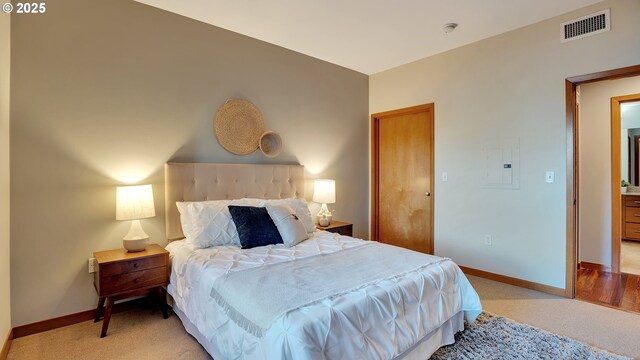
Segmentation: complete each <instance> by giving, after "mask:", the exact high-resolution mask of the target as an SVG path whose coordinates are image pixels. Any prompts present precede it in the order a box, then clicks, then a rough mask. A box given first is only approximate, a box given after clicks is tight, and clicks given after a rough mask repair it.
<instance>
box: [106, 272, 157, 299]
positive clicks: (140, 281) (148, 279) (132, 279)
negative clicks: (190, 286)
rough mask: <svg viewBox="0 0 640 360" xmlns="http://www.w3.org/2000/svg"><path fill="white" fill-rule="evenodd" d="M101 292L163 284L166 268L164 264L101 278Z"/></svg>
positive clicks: (107, 292) (108, 292) (109, 292)
mask: <svg viewBox="0 0 640 360" xmlns="http://www.w3.org/2000/svg"><path fill="white" fill-rule="evenodd" d="M102 280H103V281H102V292H103V293H102V294H100V296H108V295H109V294H115V293H120V292H123V291H127V290H134V289H141V288H144V287H148V286H154V285H158V286H160V285H164V284H165V283H166V282H167V268H166V267H165V266H162V267H157V268H154V269H149V270H142V271H136V272H131V273H127V274H121V275H114V276H109V277H103V278H102Z"/></svg>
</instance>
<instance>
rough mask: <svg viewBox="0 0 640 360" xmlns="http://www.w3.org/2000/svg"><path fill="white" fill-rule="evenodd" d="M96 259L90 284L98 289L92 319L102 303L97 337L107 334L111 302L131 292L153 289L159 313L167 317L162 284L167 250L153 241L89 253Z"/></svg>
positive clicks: (166, 278) (166, 269)
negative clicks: (141, 248) (133, 249)
mask: <svg viewBox="0 0 640 360" xmlns="http://www.w3.org/2000/svg"><path fill="white" fill-rule="evenodd" d="M93 257H95V258H96V262H97V263H98V271H97V272H96V273H94V277H93V285H94V286H95V288H96V291H97V292H98V307H97V309H96V318H95V322H98V321H100V314H101V313H102V307H103V305H104V303H105V300H106V302H107V306H106V307H105V309H104V321H103V323H102V333H101V334H100V337H101V338H103V337H105V336H106V335H107V329H108V328H109V320H111V310H112V308H113V302H114V301H116V300H120V299H126V298H130V297H133V296H141V295H148V294H150V293H154V294H155V295H156V296H157V297H158V300H159V302H160V307H161V309H162V315H163V316H164V318H165V319H166V318H168V317H169V315H168V314H167V298H166V294H165V291H164V288H163V286H165V285H167V284H168V283H169V271H170V268H169V252H168V251H167V250H165V249H164V248H162V246H160V245H157V244H151V245H149V246H148V247H147V249H146V250H145V251H140V252H134V253H130V252H127V250H125V249H117V250H108V251H99V252H95V253H93Z"/></svg>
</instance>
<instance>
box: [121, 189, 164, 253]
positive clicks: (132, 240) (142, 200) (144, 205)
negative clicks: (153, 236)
mask: <svg viewBox="0 0 640 360" xmlns="http://www.w3.org/2000/svg"><path fill="white" fill-rule="evenodd" d="M154 216H156V209H155V207H154V204H153V189H152V188H151V185H137V186H118V187H117V188H116V220H132V221H131V228H129V232H128V233H127V235H125V236H124V238H123V240H122V244H123V246H124V248H125V249H127V250H128V251H129V252H136V251H143V250H145V249H146V248H147V244H148V239H149V235H147V233H145V232H144V230H143V229H142V225H140V219H145V218H150V217H154Z"/></svg>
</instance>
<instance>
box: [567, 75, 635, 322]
mask: <svg viewBox="0 0 640 360" xmlns="http://www.w3.org/2000/svg"><path fill="white" fill-rule="evenodd" d="M637 75H640V66H632V67H628V68H622V69H616V70H611V71H605V72H601V73H595V74H588V75H583V76H578V77H573V78H568V79H566V104H567V107H566V110H567V267H566V271H567V274H566V292H565V296H567V297H578V298H580V299H582V300H587V301H591V302H596V303H600V304H603V305H608V306H613V307H620V308H625V309H627V310H632V311H639V309H640V302H633V301H632V302H629V301H627V300H629V299H631V298H636V297H637V295H638V294H636V292H637V291H635V290H633V289H635V288H637V286H634V285H633V284H640V277H634V276H627V275H628V274H621V273H620V263H619V254H620V238H621V236H623V235H624V231H625V225H624V218H623V217H624V210H625V209H624V205H625V199H624V197H621V185H620V183H621V180H622V179H629V178H631V177H632V176H633V175H632V174H633V172H632V170H631V169H628V168H625V167H624V166H622V167H621V163H622V160H621V154H623V153H624V154H625V155H626V154H628V155H629V156H633V155H632V153H631V148H627V146H626V143H625V142H624V139H623V135H624V134H623V133H622V128H621V126H620V117H619V116H620V107H619V105H620V103H625V102H628V101H630V99H629V98H625V97H615V96H613V97H611V98H610V99H609V98H607V99H606V101H605V104H604V106H605V107H606V111H607V112H606V113H604V114H602V115H601V116H600V117H599V121H602V119H603V118H604V119H606V118H607V117H610V118H611V121H610V122H609V121H606V120H605V121H606V123H605V124H604V125H605V126H606V127H609V126H610V128H608V129H605V130H606V131H605V132H604V133H607V132H609V130H611V148H610V149H603V151H606V152H609V150H611V152H610V154H611V156H610V158H609V159H610V164H611V166H610V168H608V169H607V170H606V171H602V173H601V174H600V176H601V177H606V182H610V185H606V186H605V190H604V191H606V187H610V189H611V191H610V194H611V198H610V200H608V201H609V205H608V206H610V214H611V215H610V218H608V219H607V217H608V216H604V215H600V216H598V217H595V218H596V219H601V220H606V221H611V223H610V230H607V231H609V234H610V236H611V237H609V236H607V235H606V233H605V232H600V233H601V234H602V236H601V241H603V243H604V242H605V241H608V244H604V245H607V246H608V247H609V248H610V250H611V253H610V255H606V256H609V257H610V258H607V259H605V260H604V261H601V262H600V263H601V264H591V263H589V262H587V264H590V265H597V266H591V267H589V266H588V267H580V268H579V267H578V262H579V261H581V260H582V259H581V258H580V254H578V244H579V242H578V240H579V239H578V229H579V228H580V223H581V221H580V217H579V216H578V215H579V214H578V213H579V212H580V211H585V212H586V209H588V208H589V206H587V203H588V202H589V201H591V198H593V197H594V196H600V197H602V195H603V194H605V193H603V192H601V193H594V192H593V191H590V190H587V188H586V187H585V189H583V194H584V197H581V196H580V185H581V179H580V176H579V174H578V168H580V169H582V170H584V171H581V173H582V172H585V171H586V170H585V169H586V168H588V163H587V161H584V162H581V161H580V157H579V148H578V140H579V139H578V137H579V136H578V131H577V130H578V125H579V124H578V121H581V122H583V121H584V120H585V119H583V116H580V117H579V115H578V103H577V102H576V89H577V88H578V87H579V86H580V85H584V84H588V83H595V82H598V84H594V86H596V85H597V86H604V85H606V84H605V82H604V80H614V79H621V78H627V77H633V76H637ZM625 81H628V80H625ZM582 99H583V101H584V91H583V93H582ZM609 100H610V106H609ZM584 107H585V104H584V103H583V104H581V105H580V109H581V110H583V109H584ZM616 122H617V123H616ZM601 124H602V123H601ZM585 125H588V121H586V122H584V123H583V124H581V125H580V128H581V130H582V128H584V126H585ZM624 138H625V139H626V137H624ZM584 140H585V141H586V140H587V138H585V139H584ZM580 141H581V142H582V140H580ZM607 142H608V140H606V138H605V139H604V140H603V143H604V144H605V147H608V145H606V143H607ZM631 142H632V143H633V139H631ZM584 146H588V145H587V144H584ZM623 146H624V147H623ZM583 149H585V148H584V147H583ZM616 150H617V151H616ZM591 155H592V154H588V155H586V156H585V158H584V159H583V160H585V159H586V160H590V159H591ZM602 162H606V163H609V160H607V158H604V159H603V160H602ZM607 167H608V165H607ZM623 172H624V174H623ZM609 174H610V176H609ZM625 174H628V175H625ZM582 176H583V178H582V181H584V183H585V184H586V183H587V181H588V180H590V176H586V175H585V174H582ZM600 188H602V187H600ZM608 193H609V192H608V191H606V194H607V195H606V198H608V197H609V195H608ZM639 199H640V198H639ZM578 204H582V205H581V206H582V207H581V208H578ZM580 209H582V210H580ZM587 217H588V216H587ZM587 220H588V219H587ZM632 225H633V224H632ZM587 234H589V231H585V229H582V230H581V238H582V237H583V236H586V235H587ZM607 239H610V240H607ZM585 245H587V244H582V243H580V251H581V253H582V251H583V248H586V247H585ZM616 247H617V248H616ZM616 258H617V259H616ZM600 259H601V260H602V256H601V258H600ZM609 260H610V261H609ZM581 264H582V263H581ZM603 264H604V265H603ZM576 290H579V291H578V292H577V291H576ZM627 290H633V291H632V292H633V293H629V291H627ZM634 291H635V292H634ZM576 295H577V296H576ZM629 306H630V307H629Z"/></svg>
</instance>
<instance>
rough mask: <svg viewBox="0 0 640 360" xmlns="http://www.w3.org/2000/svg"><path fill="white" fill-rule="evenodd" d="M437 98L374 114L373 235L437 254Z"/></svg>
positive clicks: (373, 237) (400, 244)
mask: <svg viewBox="0 0 640 360" xmlns="http://www.w3.org/2000/svg"><path fill="white" fill-rule="evenodd" d="M433 108H434V106H433V104H426V105H419V106H414V107H410V108H404V109H398V110H393V111H387V112H383V113H378V114H373V115H371V130H372V131H371V134H372V142H371V145H372V148H371V156H372V159H371V160H372V161H371V162H372V166H371V167H372V176H371V177H372V187H371V188H372V189H371V192H372V194H371V237H372V239H373V240H377V241H380V242H382V243H386V244H391V245H396V246H401V247H404V248H408V249H411V250H415V251H420V252H424V253H428V254H433V198H434V197H433V172H434V171H433V137H434V131H433V130H434V129H433V116H434V114H433Z"/></svg>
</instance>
